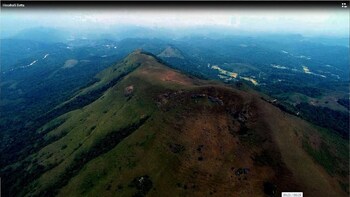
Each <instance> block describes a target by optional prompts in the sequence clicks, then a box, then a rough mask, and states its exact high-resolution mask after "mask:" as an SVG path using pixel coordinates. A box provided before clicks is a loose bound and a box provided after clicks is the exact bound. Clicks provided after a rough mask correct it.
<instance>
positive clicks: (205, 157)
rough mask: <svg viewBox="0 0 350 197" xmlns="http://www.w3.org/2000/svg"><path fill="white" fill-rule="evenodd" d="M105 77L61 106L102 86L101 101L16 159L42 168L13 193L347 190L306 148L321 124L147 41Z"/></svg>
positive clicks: (72, 114)
mask: <svg viewBox="0 0 350 197" xmlns="http://www.w3.org/2000/svg"><path fill="white" fill-rule="evenodd" d="M96 78H97V79H98V80H97V82H95V83H93V84H92V85H90V86H88V87H86V88H84V89H82V90H81V91H80V92H78V93H77V95H76V96H75V97H73V98H72V99H71V100H69V101H67V102H66V103H64V104H62V106H64V105H65V104H67V103H71V102H73V101H74V99H77V98H79V96H83V95H88V96H89V93H91V92H94V91H97V90H101V88H102V90H101V94H98V95H97V96H96V100H94V101H92V102H90V103H88V104H87V105H84V106H78V107H77V108H73V110H68V112H65V113H63V114H61V115H59V116H57V117H56V118H54V119H53V120H51V121H50V122H48V124H46V125H45V126H44V127H42V128H41V129H40V130H38V132H43V131H44V130H45V129H46V130H48V131H46V133H45V135H44V140H48V141H50V140H52V139H53V140H52V141H50V143H49V144H47V145H45V146H44V147H43V148H41V149H40V150H39V151H38V152H35V153H33V154H31V155H29V156H28V157H27V158H26V159H24V161H22V162H18V163H17V164H15V165H12V166H11V167H13V168H15V169H16V168H20V167H21V166H26V165H24V164H23V163H25V164H28V163H29V164H30V165H29V167H26V168H24V169H23V170H24V171H23V172H24V174H26V175H27V176H25V177H28V178H29V179H30V176H33V175H35V176H33V177H34V178H32V179H31V181H28V180H23V178H22V179H21V180H20V181H19V182H15V183H17V185H16V184H14V185H13V186H12V192H13V191H15V189H16V188H17V187H19V186H20V185H25V187H24V189H23V190H22V191H20V192H19V193H17V194H18V195H21V196H22V195H23V196H30V195H48V196H50V195H58V196H65V195H74V196H83V195H97V194H104V195H105V196H113V195H115V193H117V194H118V195H122V196H132V195H134V196H145V195H149V196H164V195H167V194H169V193H168V192H169V191H173V192H174V193H173V195H191V196H211V195H214V196H226V195H232V194H236V195H239V196H268V195H275V194H276V193H278V192H280V191H304V194H305V195H311V196H312V195H316V194H317V195H318V196H332V195H333V196H346V194H345V193H344V192H342V191H341V189H340V188H339V186H338V185H334V184H331V182H332V181H331V180H333V179H334V178H332V177H330V176H329V175H328V174H327V173H326V172H325V170H324V169H322V168H321V167H320V166H319V165H318V164H316V163H315V162H314V161H313V160H312V159H311V157H310V156H308V154H307V153H306V152H305V151H304V150H303V149H302V142H303V141H302V140H303V138H301V136H303V135H305V133H306V132H308V133H310V135H315V133H317V131H316V129H314V128H313V127H312V126H311V125H309V124H308V123H306V122H305V121H303V120H300V119H298V118H297V117H294V116H291V115H289V114H286V113H284V112H283V111H280V110H279V109H278V108H276V107H274V106H273V105H271V104H269V103H267V102H265V101H263V100H261V99H260V98H259V97H258V96H256V95H253V94H251V93H248V92H243V91H241V90H237V89H233V88H232V87H229V86H224V85H222V84H220V83H218V82H214V81H205V80H201V79H197V78H194V77H190V76H187V75H185V74H183V73H181V72H179V71H177V70H174V69H172V68H169V67H167V66H165V65H163V64H162V63H161V62H160V61H159V60H157V59H155V57H154V56H150V55H148V54H147V53H144V52H142V51H140V50H138V51H135V52H133V53H132V54H130V55H129V56H127V57H126V58H125V59H124V60H123V61H121V62H120V63H119V64H116V65H115V66H112V67H109V68H107V69H106V70H105V71H102V72H101V73H100V74H98V75H97V76H96ZM116 79H117V80H116ZM113 80H115V81H114V82H113ZM111 82H112V83H111ZM103 87H105V88H103ZM78 100H79V99H78ZM271 120H273V121H271ZM58 123H59V124H58ZM52 124H58V126H57V127H53V128H51V129H50V125H51V126H52ZM37 146H40V145H37ZM291 148H292V149H293V151H290V149H291ZM300 159H302V161H303V163H300V162H299V160H300ZM21 163H22V164H21ZM15 178H18V177H14V178H13V179H15ZM140 180H141V181H140ZM21 181H22V182H21ZM26 181H27V182H26ZM321 186H322V187H321Z"/></svg>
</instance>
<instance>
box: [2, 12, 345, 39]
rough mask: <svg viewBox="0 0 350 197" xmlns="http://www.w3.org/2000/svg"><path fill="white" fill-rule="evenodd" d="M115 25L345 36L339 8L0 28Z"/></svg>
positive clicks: (53, 19)
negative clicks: (219, 28)
mask: <svg viewBox="0 0 350 197" xmlns="http://www.w3.org/2000/svg"><path fill="white" fill-rule="evenodd" d="M117 25H136V26H145V27H151V28H174V29H181V28H188V27H203V26H206V27H212V28H215V27H225V28H227V29H232V30H233V31H234V30H240V31H246V32H252V33H254V32H258V33H260V32H266V33H298V34H303V35H330V36H349V12H348V10H346V9H344V10H342V9H337V10H336V9H328V10H325V9H322V10H321V9H320V10H317V9H314V10H310V9H309V10H300V9H299V10H298V9H290V10H286V9H282V10H278V9H274V10H267V9H265V10H264V9H254V10H249V9H241V10H238V9H207V10H206V9H179V8H177V9H173V10H169V9H153V10H152V9H114V10H111V9H109V10H103V9H100V10H88V9H80V10H79V9H78V10H72V9H67V10H62V9H58V10H49V9H45V10H44V9H43V10H21V9H17V10H14V11H12V10H5V11H4V10H3V12H2V13H1V26H2V28H1V29H3V32H4V31H6V30H7V31H11V33H13V32H16V31H20V30H22V29H25V28H31V27H37V26H47V27H54V28H61V29H64V30H66V29H68V30H72V31H74V30H77V29H79V30H80V31H81V30H91V29H100V30H101V31H103V30H108V29H110V28H112V27H115V26H117Z"/></svg>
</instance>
